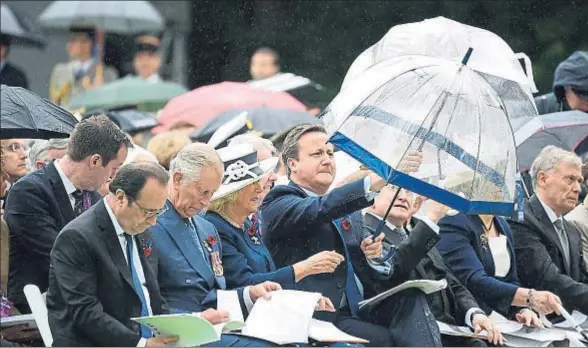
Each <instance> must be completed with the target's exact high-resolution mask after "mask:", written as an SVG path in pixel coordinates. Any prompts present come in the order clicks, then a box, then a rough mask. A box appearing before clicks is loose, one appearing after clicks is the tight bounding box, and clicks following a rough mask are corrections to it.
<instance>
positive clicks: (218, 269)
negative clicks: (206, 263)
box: [203, 236, 224, 277]
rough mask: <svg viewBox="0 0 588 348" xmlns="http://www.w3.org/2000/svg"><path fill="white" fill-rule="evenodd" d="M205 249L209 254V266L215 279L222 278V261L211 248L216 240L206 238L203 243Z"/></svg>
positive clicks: (212, 237) (210, 237) (211, 237)
mask: <svg viewBox="0 0 588 348" xmlns="http://www.w3.org/2000/svg"><path fill="white" fill-rule="evenodd" d="M203 244H204V246H205V247H206V250H208V252H209V253H210V265H211V266H212V271H213V272H214V275H215V276H216V277H222V276H223V272H224V270H223V261H222V260H221V257H220V254H219V252H218V251H213V247H214V245H215V244H216V238H215V237H214V236H208V237H207V238H206V242H204V243H203Z"/></svg>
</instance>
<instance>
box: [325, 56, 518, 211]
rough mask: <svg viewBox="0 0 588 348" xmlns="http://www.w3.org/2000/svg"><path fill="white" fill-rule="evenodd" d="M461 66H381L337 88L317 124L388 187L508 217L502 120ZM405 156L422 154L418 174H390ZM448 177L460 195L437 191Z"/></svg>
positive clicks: (509, 160)
mask: <svg viewBox="0 0 588 348" xmlns="http://www.w3.org/2000/svg"><path fill="white" fill-rule="evenodd" d="M470 53H471V54H472V58H473V56H474V55H475V54H476V51H473V52H472V51H470ZM467 57H469V54H467V55H466V57H465V58H464V60H463V63H467ZM463 63H462V62H459V61H458V62H455V61H451V60H446V59H440V58H433V57H428V56H401V57H397V58H392V59H388V60H385V61H383V62H381V63H379V64H376V65H374V66H372V67H370V68H368V69H367V70H365V71H364V72H363V73H362V74H360V75H359V76H358V77H357V78H355V79H354V80H352V81H351V83H350V84H349V85H348V86H346V87H345V88H344V89H342V90H341V91H340V92H339V94H338V95H337V97H335V99H334V100H333V101H332V102H331V104H330V105H329V106H328V107H327V109H326V111H325V113H324V116H323V122H324V124H325V126H326V128H327V130H328V132H329V134H330V135H331V138H330V141H331V143H333V144H334V145H335V146H337V147H338V148H339V149H341V150H342V151H344V152H346V153H347V154H349V155H350V156H352V157H353V158H355V159H356V160H357V161H359V162H361V163H362V164H364V165H365V166H367V167H368V168H370V169H371V170H373V171H375V172H376V173H378V174H379V175H380V176H382V177H384V178H388V181H389V182H390V183H392V184H395V185H398V186H401V187H405V188H407V189H409V190H411V191H413V192H416V193H418V194H420V195H422V196H425V197H429V198H432V199H434V200H436V201H439V202H441V203H443V204H445V205H447V206H449V207H451V208H453V209H455V210H459V211H462V212H465V213H468V214H484V213H485V214H495V215H512V212H513V207H514V202H515V198H516V195H515V192H516V183H515V174H516V168H517V166H516V146H515V139H514V136H513V132H512V129H511V126H510V121H509V118H508V114H507V113H506V111H505V109H504V108H503V107H502V105H503V101H502V100H501V98H500V97H499V95H498V93H496V91H495V90H494V89H493V88H492V86H491V85H490V84H488V82H487V81H486V80H485V79H484V77H482V76H481V75H480V74H479V73H478V72H476V71H474V70H473V69H470V68H469V66H468V65H464V64H463ZM409 151H421V152H422V153H423V156H424V165H423V166H421V169H420V170H419V172H417V173H403V172H402V171H401V170H398V169H397V168H398V165H399V163H400V162H401V161H402V159H403V158H404V156H405V155H406V154H407V153H408V152H409ZM454 175H455V176H459V178H455V179H459V182H460V183H462V184H461V185H459V191H452V190H453V189H454V188H452V187H449V188H446V187H444V182H452V181H455V180H454V178H453V176H454ZM466 188H467V189H466ZM455 189H457V188H455ZM489 190H491V191H493V192H494V191H496V190H497V191H498V192H499V194H493V195H491V196H489V195H488V194H487V192H489Z"/></svg>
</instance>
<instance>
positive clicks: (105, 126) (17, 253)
mask: <svg viewBox="0 0 588 348" xmlns="http://www.w3.org/2000/svg"><path fill="white" fill-rule="evenodd" d="M15 144H16V143H15ZM16 146H17V145H14V146H13V147H12V149H15V150H17V149H18V150H20V151H21V152H22V149H20V148H18V147H16ZM19 146H20V145H19ZM131 146H132V145H131V143H130V140H129V139H128V137H127V136H126V134H124V133H123V132H122V131H121V130H120V129H119V128H118V127H117V126H116V125H115V124H114V123H112V121H110V120H109V119H108V118H107V117H105V116H99V117H93V118H89V119H87V120H84V121H82V122H80V123H78V124H77V125H76V128H75V129H74V131H73V132H72V134H71V136H70V140H69V143H68V147H67V154H66V155H65V156H64V157H63V158H61V159H60V160H58V161H53V162H51V163H49V164H48V165H47V166H45V167H43V168H41V169H39V170H37V171H35V172H33V173H31V174H30V175H27V176H25V177H23V178H22V179H20V180H18V182H16V183H15V184H14V185H13V186H12V187H11V188H10V191H9V194H8V197H7V198H6V207H5V216H4V218H5V220H6V223H7V224H8V227H9V229H10V244H11V250H10V251H11V252H10V278H9V280H8V299H9V300H11V301H12V302H13V303H14V304H15V306H16V308H17V309H18V310H19V311H20V312H21V313H23V314H26V313H30V309H29V307H28V304H27V301H26V299H25V296H24V293H23V288H24V286H25V285H27V284H35V285H37V286H38V287H39V289H40V290H41V292H44V291H46V290H47V286H48V274H49V253H50V252H51V248H52V247H53V243H54V241H55V237H56V236H57V234H58V233H59V231H60V230H61V229H62V228H63V227H64V226H65V225H66V224H67V223H68V222H70V221H71V220H73V219H74V218H75V217H77V216H79V215H80V214H81V213H82V212H84V211H85V210H87V209H88V208H90V207H91V206H92V205H93V204H94V203H96V202H97V201H98V200H99V199H100V195H98V194H97V193H96V192H95V191H96V190H97V189H98V188H100V187H101V186H102V185H103V184H104V183H105V182H106V181H107V180H108V179H109V178H111V177H112V176H113V175H114V173H115V172H116V171H117V170H118V168H119V167H120V166H121V165H122V163H123V161H124V160H125V158H126V156H127V149H128V148H129V147H131ZM3 151H4V152H5V154H6V153H9V152H10V151H8V150H4V149H3ZM23 156H24V157H26V156H25V155H23Z"/></svg>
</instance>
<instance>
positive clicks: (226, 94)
mask: <svg viewBox="0 0 588 348" xmlns="http://www.w3.org/2000/svg"><path fill="white" fill-rule="evenodd" d="M262 106H267V107H271V108H280V109H288V110H294V111H306V107H305V106H304V104H302V103H301V102H299V101H298V100H296V98H294V97H292V96H291V95H289V94H288V93H285V92H273V91H267V90H263V89H259V88H255V87H252V86H250V85H249V84H247V83H245V82H221V83H217V84H214V85H209V86H204V87H200V88H197V89H195V90H193V91H191V92H188V93H185V94H183V95H180V96H178V97H176V98H173V99H172V100H170V101H169V103H167V105H165V107H164V108H163V110H162V112H161V115H160V117H159V122H160V123H161V124H162V125H164V127H169V126H171V125H172V124H174V123H175V122H178V121H185V122H189V123H191V124H193V125H195V126H200V125H202V124H204V123H206V121H208V120H210V119H211V118H213V117H215V116H216V115H219V114H221V113H223V112H225V111H229V110H233V109H243V108H255V107H262ZM161 130H163V129H159V131H161ZM156 131H157V129H156Z"/></svg>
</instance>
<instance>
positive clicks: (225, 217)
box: [216, 211, 244, 229]
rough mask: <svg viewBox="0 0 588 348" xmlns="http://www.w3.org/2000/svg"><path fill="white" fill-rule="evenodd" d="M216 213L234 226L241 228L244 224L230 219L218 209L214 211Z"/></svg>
mask: <svg viewBox="0 0 588 348" xmlns="http://www.w3.org/2000/svg"><path fill="white" fill-rule="evenodd" d="M216 213H217V214H218V215H220V216H222V218H223V219H225V220H227V222H228V223H230V224H231V225H233V226H234V227H237V228H240V229H243V227H244V225H243V224H238V223H236V222H235V220H233V219H231V218H230V217H228V216H227V215H226V214H223V213H221V212H220V211H217V212H216Z"/></svg>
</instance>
